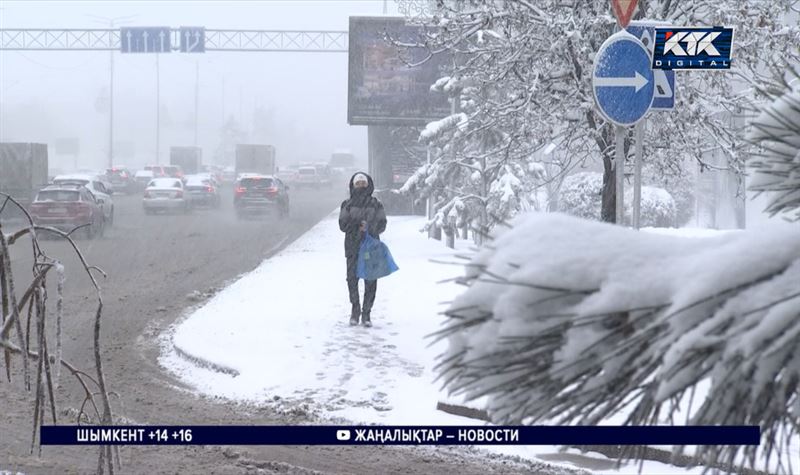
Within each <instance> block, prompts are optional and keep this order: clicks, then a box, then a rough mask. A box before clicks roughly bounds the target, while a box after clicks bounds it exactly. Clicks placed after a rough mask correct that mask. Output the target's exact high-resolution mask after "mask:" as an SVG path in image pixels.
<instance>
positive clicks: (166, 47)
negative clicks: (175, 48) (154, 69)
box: [119, 26, 171, 53]
mask: <svg viewBox="0 0 800 475" xmlns="http://www.w3.org/2000/svg"><path fill="white" fill-rule="evenodd" d="M119 40H120V41H119V43H120V51H121V52H122V53H169V52H170V49H171V48H170V30H169V27H168V26H144V27H141V26H137V27H122V28H120V29H119Z"/></svg>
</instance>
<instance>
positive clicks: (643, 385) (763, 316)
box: [440, 213, 800, 463]
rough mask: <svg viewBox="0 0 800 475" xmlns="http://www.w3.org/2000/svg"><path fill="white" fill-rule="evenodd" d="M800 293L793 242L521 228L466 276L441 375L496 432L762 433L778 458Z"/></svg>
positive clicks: (795, 365)
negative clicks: (543, 427) (737, 429)
mask: <svg viewBox="0 0 800 475" xmlns="http://www.w3.org/2000/svg"><path fill="white" fill-rule="evenodd" d="M798 282H800V227H798V226H793V225H790V224H785V223H779V224H776V225H774V226H773V227H772V228H770V229H768V230H760V231H759V232H754V231H751V232H737V233H729V234H725V235H722V236H719V237H714V238H705V239H689V238H684V237H677V236H664V235H656V234H651V233H643V232H637V231H635V230H632V229H629V228H624V227H620V226H614V225H610V224H606V223H601V222H594V221H589V220H584V219H577V218H574V217H570V216H566V215H563V214H557V213H527V214H525V215H522V216H519V217H518V218H517V219H516V220H514V221H512V222H511V223H510V227H509V228H502V229H498V230H497V232H495V235H494V239H493V241H492V243H491V245H490V246H486V247H484V248H483V249H482V250H480V251H479V252H478V254H477V255H476V256H475V257H474V258H473V259H472V260H471V262H470V263H469V265H468V266H467V267H466V273H465V276H464V278H463V283H464V284H465V285H467V286H468V288H467V290H466V291H465V292H464V293H463V294H461V295H460V296H459V297H458V298H457V299H456V300H455V301H454V302H453V303H452V304H451V305H450V307H449V309H448V310H447V311H446V314H447V315H448V316H449V317H451V320H450V321H449V325H447V326H446V327H445V328H444V329H443V330H442V331H441V333H440V335H441V336H442V337H446V338H447V339H448V342H449V346H448V350H447V352H446V353H445V354H444V355H442V357H441V364H440V375H441V377H442V378H443V380H444V381H445V383H446V386H447V388H448V389H449V390H450V391H451V392H452V393H454V394H457V395H462V396H464V397H466V399H468V400H471V399H476V398H480V397H484V396H485V397H487V399H488V403H487V404H488V405H487V410H488V412H489V414H490V416H491V418H492V421H493V422H496V423H500V424H520V423H542V422H547V423H563V424H598V423H601V422H604V421H608V420H609V418H611V417H614V416H617V417H620V418H623V419H625V422H626V423H629V424H634V425H648V424H679V423H688V424H696V425H719V424H730V425H759V426H760V427H761V430H762V434H763V436H764V439H763V440H762V447H766V450H765V451H766V452H769V453H770V454H771V455H772V456H773V457H775V456H776V455H779V454H780V453H783V451H785V450H787V447H786V445H787V444H788V442H787V440H790V439H783V438H782V436H780V435H781V433H780V432H779V431H781V430H783V429H787V428H789V427H795V425H796V423H797V421H798V417H800V398H798V383H799V382H800V352H797V351H796V348H798V346H800V288H799V287H798ZM703 381H705V382H707V386H708V391H707V393H705V391H703V390H698V384H699V383H700V382H703ZM695 391H697V392H695ZM690 399H694V402H693V403H692V402H690ZM689 407H691V410H689ZM678 417H680V420H678ZM617 422H619V420H617ZM771 443H774V444H775V445H770V444H771ZM756 450H758V448H757V447H753V446H748V447H741V446H704V447H698V448H697V453H698V454H699V455H700V457H701V460H703V459H705V461H706V462H707V463H712V462H714V463H716V462H720V461H724V462H727V461H728V460H729V459H728V457H733V456H736V455H737V454H738V453H740V451H742V452H744V453H745V455H747V456H751V455H752V456H754V455H755V454H756ZM748 462H749V463H752V460H748Z"/></svg>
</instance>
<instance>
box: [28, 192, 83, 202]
mask: <svg viewBox="0 0 800 475" xmlns="http://www.w3.org/2000/svg"><path fill="white" fill-rule="evenodd" d="M36 201H40V202H41V201H80V193H79V192H78V191H72V190H42V191H40V192H39V194H38V195H37V196H36Z"/></svg>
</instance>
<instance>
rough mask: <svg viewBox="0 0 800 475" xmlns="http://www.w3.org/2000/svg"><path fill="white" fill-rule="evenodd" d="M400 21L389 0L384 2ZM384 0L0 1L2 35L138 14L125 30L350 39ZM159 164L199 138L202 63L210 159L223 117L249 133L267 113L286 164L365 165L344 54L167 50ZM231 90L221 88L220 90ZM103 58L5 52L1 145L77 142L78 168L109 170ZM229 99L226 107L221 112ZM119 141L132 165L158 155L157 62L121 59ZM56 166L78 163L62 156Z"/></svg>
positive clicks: (1, 58)
mask: <svg viewBox="0 0 800 475" xmlns="http://www.w3.org/2000/svg"><path fill="white" fill-rule="evenodd" d="M388 4H389V5H388V6H389V13H390V14H391V13H395V12H396V9H395V6H394V2H391V1H390V2H388ZM382 11H383V1H382V0H361V1H335V0H328V1H319V0H318V1H311V0H299V1H239V2H231V1H226V2H220V1H159V2H147V1H115V2H108V1H105V2H101V1H83V2H71V1H58V2H38V1H12V0H0V28H106V27H108V21H104V20H99V19H98V18H97V17H106V18H115V17H127V16H133V18H132V19H130V20H128V21H127V22H126V23H125V26H169V27H173V28H176V27H179V26H182V25H188V26H205V27H206V28H210V29H226V28H229V29H280V30H314V29H321V30H347V27H348V17H349V16H351V15H381V13H382ZM158 61H159V68H160V96H161V111H162V114H161V161H162V163H163V162H166V161H167V155H168V150H169V146H170V145H191V143H192V142H193V138H194V129H193V125H192V117H193V111H194V84H195V83H194V80H195V63H196V62H197V63H199V68H200V82H199V97H200V106H199V117H200V119H199V137H200V138H199V145H200V146H202V147H203V155H204V157H206V160H205V161H206V162H208V161H210V160H208V158H210V157H212V156H213V153H214V151H215V150H216V148H217V146H218V144H219V129H220V126H221V124H222V121H223V112H224V114H225V117H233V118H235V119H236V120H238V121H239V122H240V123H241V124H242V125H243V128H244V130H245V131H246V132H250V131H251V127H252V119H253V110H254V109H255V107H257V106H262V107H264V108H266V109H268V110H269V111H270V114H271V116H272V122H273V126H272V131H271V133H270V137H272V138H271V139H270V140H271V141H272V142H274V145H276V147H277V149H278V159H279V162H280V161H284V162H286V161H295V160H314V161H318V160H327V159H328V157H329V156H330V153H331V151H332V150H333V149H335V148H349V149H351V150H353V152H355V153H356V155H357V156H358V157H359V158H362V159H366V151H367V143H366V141H367V133H366V127H363V126H349V125H347V55H346V54H345V53H254V52H249V53H232V52H209V53H205V54H193V55H190V54H185V53H184V54H182V53H169V54H162V55H159V59H158ZM223 84H224V88H223ZM108 86H109V53H108V52H82V51H74V52H73V51H69V52H66V51H61V52H40V51H26V52H16V51H0V108H1V110H0V132H2V140H4V141H23V142H29V141H37V142H47V143H50V144H51V145H52V144H53V143H54V140H55V139H56V138H59V137H78V138H79V139H80V147H81V154H80V162H81V163H80V164H81V166H92V167H97V166H103V165H104V164H105V163H106V159H105V156H106V150H107V142H108V113H107V108H105V107H103V104H104V103H103V102H102V98H104V97H107V96H108ZM223 97H224V104H223ZM114 98H115V101H114V108H115V113H114V135H115V142H117V143H119V142H128V143H132V144H133V146H134V148H135V158H133V159H127V158H126V159H120V160H118V161H125V162H128V164H129V165H131V166H138V165H142V164H144V163H145V162H148V163H149V162H152V161H153V158H154V156H155V143H156V138H155V135H156V133H155V117H156V55H154V54H136V55H132V54H121V53H118V52H115V53H114ZM50 156H51V160H50V161H51V166H53V167H67V166H68V165H69V164H70V163H71V159H68V158H67V157H59V156H57V155H55V151H54V148H53V147H52V146H51V148H50Z"/></svg>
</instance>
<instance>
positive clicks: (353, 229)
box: [339, 172, 386, 256]
mask: <svg viewBox="0 0 800 475" xmlns="http://www.w3.org/2000/svg"><path fill="white" fill-rule="evenodd" d="M362 173H363V172H362ZM356 175H357V173H356V174H353V176H352V177H350V198H349V199H346V200H344V201H343V202H342V206H341V208H340V209H339V229H341V230H342V232H344V233H345V234H344V255H345V256H355V255H357V254H358V248H359V247H360V246H361V240H362V239H363V238H364V234H363V233H362V232H360V231H359V229H358V228H359V226H360V225H361V221H366V222H367V232H368V233H369V234H370V235H371V236H372V237H374V238H376V239H379V236H380V234H381V233H382V232H384V231H385V230H386V212H385V211H384V210H383V204H381V202H380V201H378V198H375V197H374V196H372V192H373V191H375V185H374V184H373V182H372V177H371V176H369V175H367V174H366V173H364V175H366V176H367V181H368V182H369V184H368V185H367V187H366V188H364V189H362V190H356V189H355V187H354V186H353V178H355V176H356Z"/></svg>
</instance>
